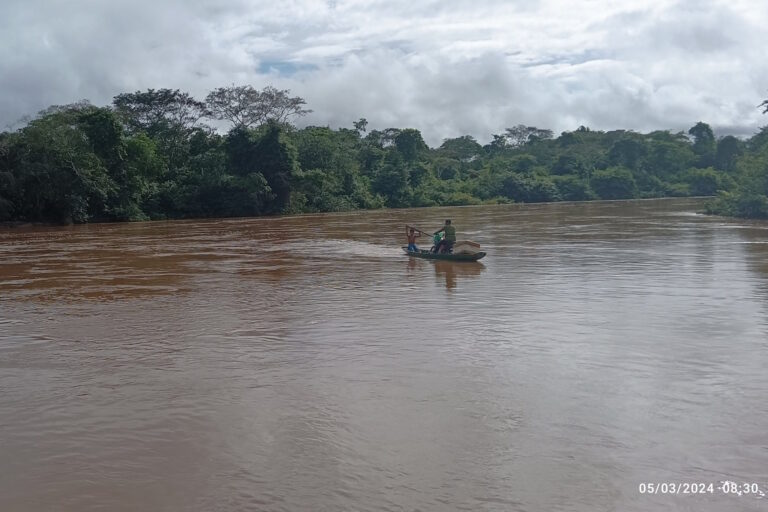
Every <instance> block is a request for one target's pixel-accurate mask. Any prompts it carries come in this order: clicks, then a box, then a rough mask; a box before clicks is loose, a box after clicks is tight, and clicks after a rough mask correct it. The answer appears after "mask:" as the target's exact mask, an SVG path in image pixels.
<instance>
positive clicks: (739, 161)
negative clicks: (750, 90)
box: [708, 100, 768, 219]
mask: <svg viewBox="0 0 768 512" xmlns="http://www.w3.org/2000/svg"><path fill="white" fill-rule="evenodd" d="M758 108H762V109H763V114H768V100H765V101H764V102H762V103H761V104H760V105H759V106H758ZM733 173H734V175H735V176H736V177H737V180H738V183H737V185H736V186H735V187H732V188H731V189H728V190H723V191H721V192H720V193H719V195H718V197H717V199H716V200H715V201H713V202H712V203H711V204H709V206H708V211H709V213H716V214H720V215H728V216H732V217H746V218H756V219H768V127H763V128H762V129H761V130H760V132H759V133H757V135H755V136H754V137H752V138H750V139H749V140H747V141H746V142H745V143H744V145H743V149H742V151H741V152H740V153H739V158H736V159H735V160H734V164H733Z"/></svg>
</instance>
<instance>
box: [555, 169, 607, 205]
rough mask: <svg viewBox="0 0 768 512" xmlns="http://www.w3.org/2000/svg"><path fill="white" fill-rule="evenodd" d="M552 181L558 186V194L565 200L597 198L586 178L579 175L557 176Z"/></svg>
mask: <svg viewBox="0 0 768 512" xmlns="http://www.w3.org/2000/svg"><path fill="white" fill-rule="evenodd" d="M552 181H553V182H554V184H555V188H557V195H558V196H560V198H562V200H563V201H589V200H591V199H597V196H596V195H595V193H594V191H593V190H592V189H591V188H590V186H589V183H587V182H586V180H584V179H582V178H579V177H578V176H573V175H568V176H555V177H554V178H552Z"/></svg>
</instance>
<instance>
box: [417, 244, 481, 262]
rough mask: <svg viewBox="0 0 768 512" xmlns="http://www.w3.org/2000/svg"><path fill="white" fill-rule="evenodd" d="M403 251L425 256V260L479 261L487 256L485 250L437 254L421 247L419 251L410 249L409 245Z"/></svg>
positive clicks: (418, 256)
mask: <svg viewBox="0 0 768 512" xmlns="http://www.w3.org/2000/svg"><path fill="white" fill-rule="evenodd" d="M403 252H405V254H407V255H408V256H410V257H411V258H424V259H425V260H443V261H477V260H479V259H481V258H483V257H484V256H485V253H484V252H477V253H474V254H451V253H441V254H435V253H434V252H430V251H428V250H426V249H420V250H419V251H409V250H408V248H407V247H403Z"/></svg>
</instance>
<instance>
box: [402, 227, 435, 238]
mask: <svg viewBox="0 0 768 512" xmlns="http://www.w3.org/2000/svg"><path fill="white" fill-rule="evenodd" d="M405 227H406V228H411V229H413V230H414V231H418V232H419V233H421V234H422V235H427V236H432V235H433V233H427V232H426V231H422V230H420V229H419V228H417V227H414V226H409V225H408V224H406V225H405Z"/></svg>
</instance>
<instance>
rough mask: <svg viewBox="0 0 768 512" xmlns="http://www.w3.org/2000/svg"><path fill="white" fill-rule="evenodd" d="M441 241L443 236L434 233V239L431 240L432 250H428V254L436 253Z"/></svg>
mask: <svg viewBox="0 0 768 512" xmlns="http://www.w3.org/2000/svg"><path fill="white" fill-rule="evenodd" d="M442 240H443V235H442V234H441V233H435V236H434V238H432V248H431V249H430V252H437V249H438V247H440V242H441V241H442Z"/></svg>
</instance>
